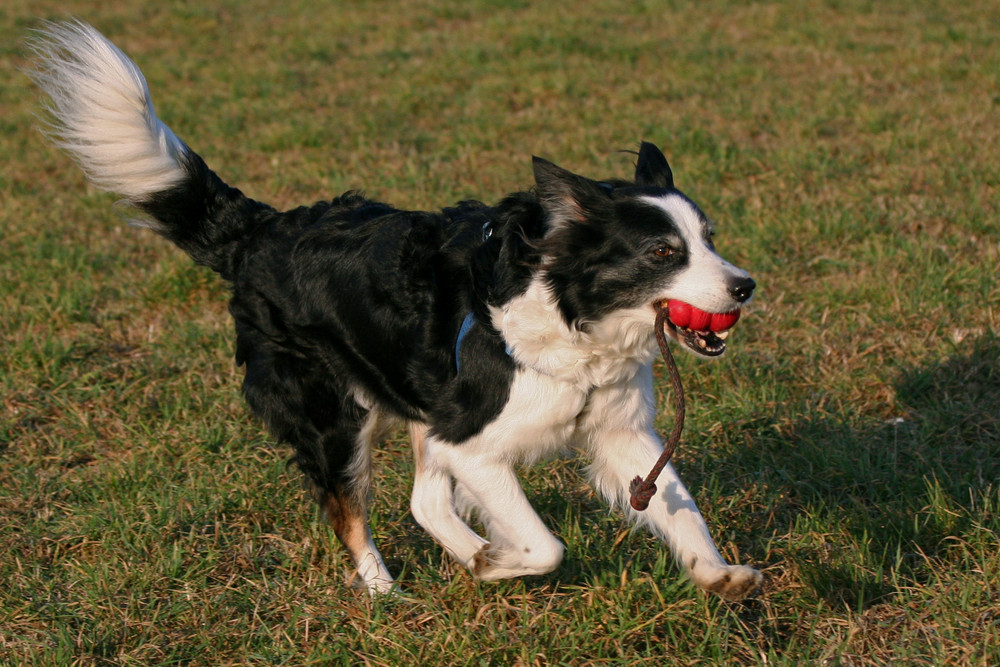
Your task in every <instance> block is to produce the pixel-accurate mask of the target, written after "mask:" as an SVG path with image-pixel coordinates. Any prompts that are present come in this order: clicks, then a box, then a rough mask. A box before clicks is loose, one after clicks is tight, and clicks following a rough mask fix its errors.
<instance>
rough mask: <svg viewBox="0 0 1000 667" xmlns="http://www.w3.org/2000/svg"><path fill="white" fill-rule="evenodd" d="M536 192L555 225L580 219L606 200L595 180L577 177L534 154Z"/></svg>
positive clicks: (591, 212) (582, 219)
mask: <svg viewBox="0 0 1000 667" xmlns="http://www.w3.org/2000/svg"><path fill="white" fill-rule="evenodd" d="M532 164H533V166H534V168H535V193H536V194H537V195H538V201H539V202H540V203H541V205H542V208H544V209H545V211H546V212H547V213H548V214H549V221H550V223H552V224H553V225H556V226H558V225H559V224H560V223H564V222H583V221H584V220H586V219H587V218H588V216H589V214H594V213H597V212H598V210H599V209H600V207H601V205H602V203H603V204H606V203H607V201H608V196H607V192H606V191H605V190H603V189H601V187H600V185H598V184H597V183H596V182H595V181H592V180H590V179H589V178H584V177H583V176H577V175H576V174H574V173H573V172H571V171H567V170H565V169H563V168H562V167H559V166H556V165H554V164H552V163H551V162H549V161H548V160H543V159H542V158H540V157H533V158H532Z"/></svg>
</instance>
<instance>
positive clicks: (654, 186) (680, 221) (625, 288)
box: [534, 142, 755, 356]
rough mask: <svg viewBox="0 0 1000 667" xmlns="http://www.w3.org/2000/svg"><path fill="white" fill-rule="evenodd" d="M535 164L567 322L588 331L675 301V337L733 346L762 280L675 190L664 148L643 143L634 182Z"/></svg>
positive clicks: (549, 267)
mask: <svg viewBox="0 0 1000 667" xmlns="http://www.w3.org/2000/svg"><path fill="white" fill-rule="evenodd" d="M534 168H535V183H536V194H537V195H538V198H539V201H540V202H541V205H542V207H543V208H544V209H545V212H546V214H547V220H548V230H547V232H546V234H545V237H544V239H542V242H541V247H540V249H541V252H542V255H543V260H542V267H543V270H544V272H545V276H546V280H547V282H548V285H549V288H550V289H551V291H552V294H553V295H554V296H555V298H556V300H557V302H558V305H559V309H560V311H561V313H562V316H563V317H564V318H565V320H566V322H567V324H569V325H570V326H571V327H575V328H578V329H586V328H587V327H588V326H590V325H592V324H593V323H595V322H598V321H600V320H602V319H603V318H605V317H608V316H609V315H612V314H614V313H616V312H619V311H622V312H630V314H634V316H635V317H637V318H648V321H649V322H652V321H653V319H654V317H655V310H656V309H657V308H660V307H665V306H666V304H668V303H669V304H670V308H671V317H670V322H671V324H670V327H669V329H670V331H669V333H670V334H671V336H673V337H674V338H675V339H676V340H678V341H679V342H682V343H684V344H685V346H686V347H687V348H688V349H690V350H692V351H694V352H696V353H698V354H700V355H704V356H717V355H720V354H722V353H723V352H725V349H726V343H725V338H726V336H727V334H728V329H729V327H731V326H732V325H733V324H734V323H735V321H736V319H737V317H738V314H739V309H740V307H741V306H742V305H743V304H744V303H746V302H747V301H748V300H749V299H750V297H751V296H752V294H753V290H754V287H755V284H754V281H753V280H752V279H751V278H750V276H749V274H747V272H746V271H743V270H742V269H739V268H737V267H735V266H733V265H732V264H730V263H729V262H727V261H726V260H724V259H723V258H722V257H721V256H719V254H718V253H717V252H716V251H715V246H714V244H713V243H712V234H713V227H712V223H711V222H710V221H709V220H708V218H707V217H706V216H705V214H704V213H702V211H701V209H699V208H698V206H697V205H696V204H695V203H694V202H693V201H691V200H690V199H688V197H686V196H685V195H684V194H682V193H681V192H680V191H679V190H677V189H676V188H675V187H674V180H673V174H672V172H671V170H670V166H669V164H667V160H666V158H665V157H664V156H663V153H661V152H660V150H659V149H658V148H657V147H656V146H654V145H653V144H650V143H645V142H644V143H643V144H642V146H641V148H640V150H639V157H638V161H637V163H636V169H635V179H634V181H633V182H625V181H593V180H591V179H588V178H584V177H582V176H578V175H576V174H573V173H571V172H569V171H566V170H565V169H562V168H560V167H557V166H556V165H554V164H552V163H551V162H548V161H546V160H542V159H541V158H535V160H534Z"/></svg>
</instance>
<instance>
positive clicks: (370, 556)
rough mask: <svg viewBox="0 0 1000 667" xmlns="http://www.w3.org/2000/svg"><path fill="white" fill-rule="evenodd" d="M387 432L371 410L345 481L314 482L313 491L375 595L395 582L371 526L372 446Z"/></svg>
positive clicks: (358, 573)
mask: <svg viewBox="0 0 1000 667" xmlns="http://www.w3.org/2000/svg"><path fill="white" fill-rule="evenodd" d="M384 434H385V431H384V423H383V421H382V420H381V419H380V417H379V413H378V412H376V411H371V412H369V413H368V415H367V417H366V418H365V420H364V422H363V424H362V426H361V429H360V430H359V431H358V434H357V437H356V439H355V441H356V442H355V449H354V454H353V458H352V460H351V461H350V463H349V464H348V466H347V467H346V468H345V470H344V471H343V475H342V477H343V479H344V481H343V482H335V483H334V484H332V485H329V486H328V487H326V488H323V487H320V486H318V485H317V484H316V483H315V482H313V493H314V495H315V497H316V501H317V502H318V503H319V506H320V510H321V511H322V513H323V518H325V519H326V520H327V521H328V522H329V523H330V525H331V527H332V528H333V531H334V533H336V535H337V538H338V539H339V540H340V542H341V544H343V545H344V548H345V549H347V552H348V553H349V554H350V556H351V559H352V560H353V561H354V565H355V567H356V568H357V569H356V577H357V579H358V583H359V584H360V585H363V586H364V587H365V588H367V589H368V591H369V592H370V593H371V594H373V595H375V594H385V593H390V592H392V590H393V586H394V582H393V578H392V575H391V574H389V570H388V568H386V566H385V562H384V561H383V560H382V555H381V554H380V553H379V550H378V548H377V547H376V546H375V542H374V541H373V540H372V533H371V529H370V528H369V526H368V490H369V488H370V486H371V448H372V446H373V444H374V443H375V442H376V441H377V440H378V439H380V438H381V437H382V436H383V435H384Z"/></svg>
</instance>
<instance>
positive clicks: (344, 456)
mask: <svg viewBox="0 0 1000 667" xmlns="http://www.w3.org/2000/svg"><path fill="white" fill-rule="evenodd" d="M244 336H245V337H244V338H243V339H241V341H240V344H239V345H238V347H237V350H238V355H239V356H238V359H240V360H241V361H243V362H244V363H245V364H246V367H247V371H246V377H245V379H244V381H243V393H244V395H245V396H246V399H247V403H249V405H250V407H251V408H252V409H253V411H254V413H256V414H257V415H258V416H259V417H260V418H261V419H262V420H263V421H264V423H265V424H266V425H267V427H268V429H269V430H270V431H271V432H272V433H273V434H274V435H275V436H276V437H277V438H278V439H279V440H281V441H283V442H287V443H289V444H291V445H292V446H293V447H294V448H295V458H294V461H295V463H296V464H297V465H298V467H299V469H300V470H301V471H302V473H303V474H304V475H305V476H306V478H307V480H308V483H309V486H310V488H311V490H312V493H313V497H314V498H315V499H316V501H317V502H318V504H319V506H320V510H321V511H322V513H323V517H324V518H325V519H326V520H327V521H329V522H330V524H331V526H332V527H333V530H334V532H335V533H336V534H337V537H338V538H339V539H340V541H341V543H342V544H343V545H344V547H345V548H346V549H347V551H348V553H349V554H350V556H351V558H352V559H353V561H354V565H355V567H356V568H357V574H356V576H357V579H358V582H359V583H360V584H361V585H363V586H364V587H366V588H367V589H368V591H369V592H370V593H371V594H373V595H375V594H380V593H387V592H390V591H391V590H392V588H393V579H392V576H391V575H390V574H389V571H388V570H387V569H386V566H385V563H384V562H383V560H382V556H381V555H380V554H379V552H378V549H377V548H376V547H375V544H374V543H373V542H372V536H371V530H370V529H369V527H368V516H367V515H368V493H369V489H370V487H371V448H372V445H373V443H374V441H375V440H377V439H378V438H379V437H380V436H381V435H382V434H383V433H384V428H383V426H384V420H383V419H381V418H380V417H381V416H380V415H379V413H378V412H377V411H376V410H368V409H367V408H366V407H365V406H364V405H362V404H360V403H359V402H358V401H357V400H356V398H357V397H356V396H353V395H347V396H345V395H344V394H343V393H342V391H341V390H340V389H339V388H338V387H336V386H334V385H333V384H332V383H331V382H330V380H329V378H328V377H326V376H324V375H316V374H315V373H314V372H313V368H312V367H311V365H310V364H309V362H308V361H304V360H302V359H300V358H299V357H298V356H296V355H284V354H276V353H274V352H271V351H268V350H267V347H266V345H265V344H264V343H263V342H261V341H253V342H254V344H252V345H251V344H248V342H249V341H250V339H251V337H252V336H253V332H252V331H250V332H244Z"/></svg>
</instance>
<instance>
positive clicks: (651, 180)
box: [635, 141, 674, 190]
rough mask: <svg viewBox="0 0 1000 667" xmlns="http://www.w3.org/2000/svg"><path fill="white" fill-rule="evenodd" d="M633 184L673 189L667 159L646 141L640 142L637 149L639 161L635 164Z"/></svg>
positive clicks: (672, 176) (672, 179)
mask: <svg viewBox="0 0 1000 667" xmlns="http://www.w3.org/2000/svg"><path fill="white" fill-rule="evenodd" d="M635 184H636V185H648V186H652V187H654V188H666V189H668V190H673V189H674V173H673V172H672V171H670V165H669V164H667V158H665V157H663V153H661V152H660V149H659V148H657V147H656V146H654V145H653V144H651V143H649V142H648V141H644V142H642V145H641V146H640V147H639V160H638V161H637V162H636V163H635Z"/></svg>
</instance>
